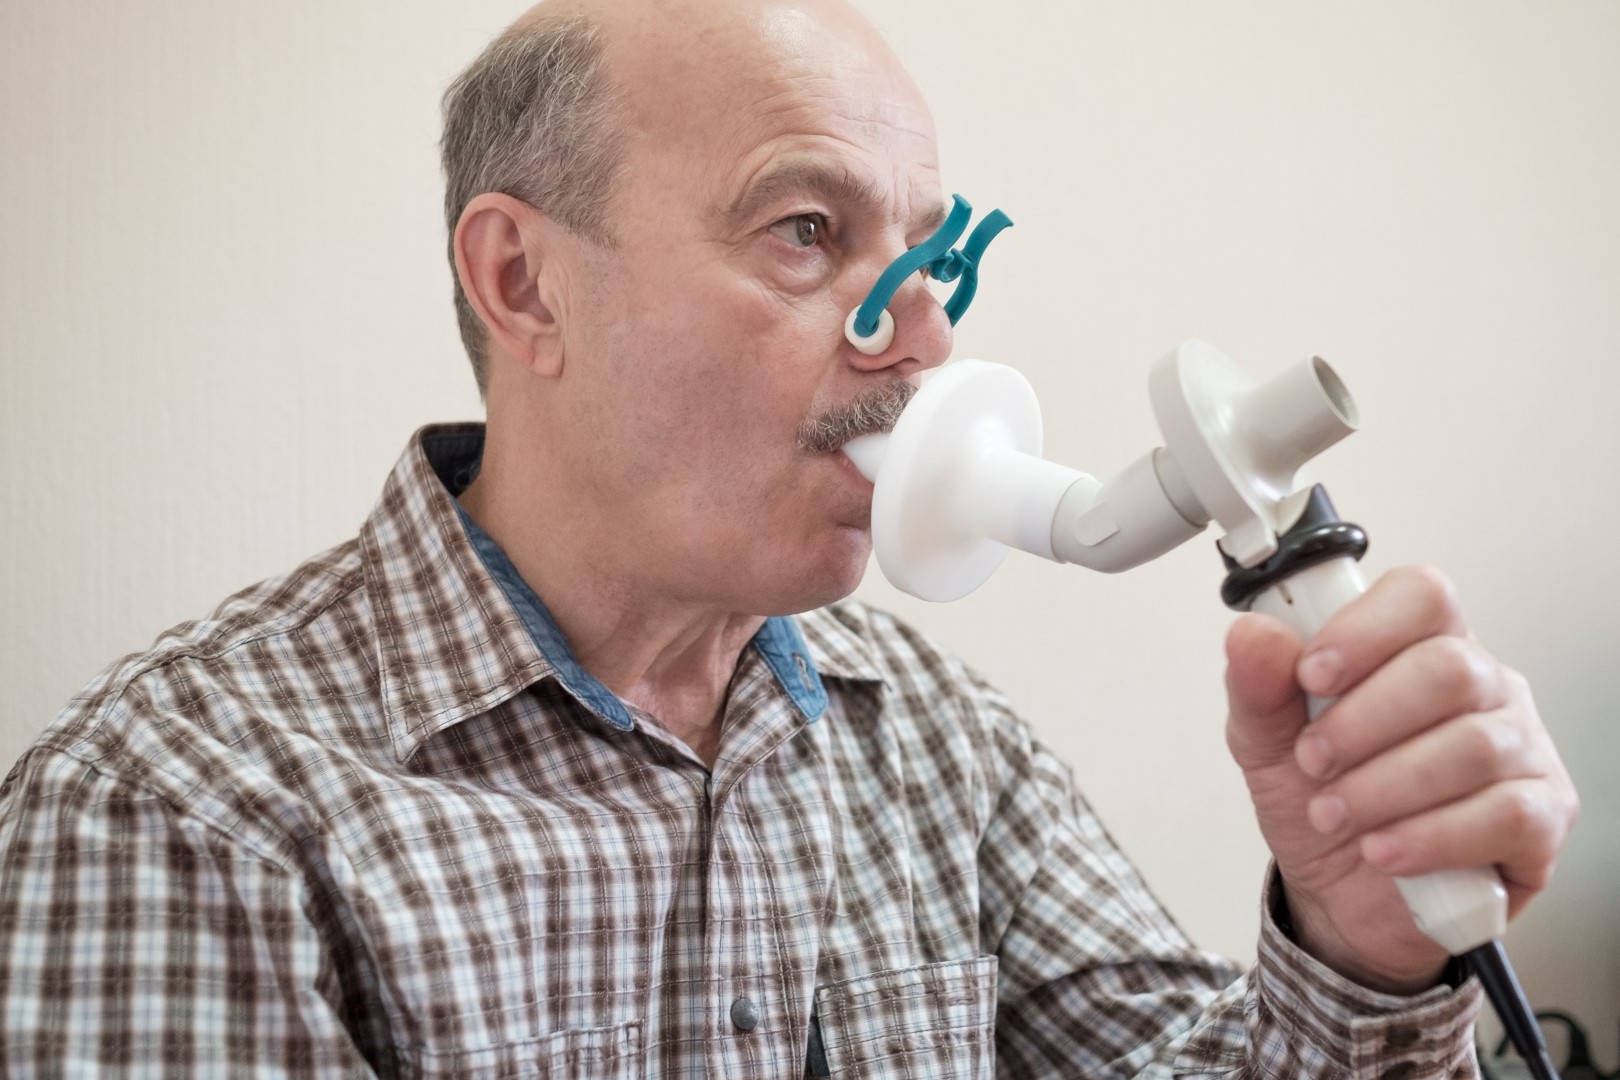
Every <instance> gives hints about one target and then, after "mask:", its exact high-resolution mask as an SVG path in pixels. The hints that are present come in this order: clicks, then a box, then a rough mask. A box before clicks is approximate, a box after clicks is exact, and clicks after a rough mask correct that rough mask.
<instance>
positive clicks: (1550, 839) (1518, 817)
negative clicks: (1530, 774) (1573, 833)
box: [1504, 784, 1556, 849]
mask: <svg viewBox="0 0 1620 1080" xmlns="http://www.w3.org/2000/svg"><path fill="white" fill-rule="evenodd" d="M1504 816H1505V818H1506V822H1505V826H1506V829H1507V831H1508V832H1509V833H1511V834H1512V835H1514V836H1516V837H1518V838H1519V839H1520V841H1521V842H1522V843H1525V844H1528V845H1529V846H1531V847H1534V848H1538V849H1542V848H1551V847H1554V846H1556V841H1555V840H1554V835H1553V834H1554V831H1555V828H1554V825H1553V822H1552V820H1551V815H1550V814H1548V812H1547V806H1546V803H1545V801H1544V800H1543V799H1542V798H1541V795H1540V793H1539V792H1537V790H1536V789H1535V788H1534V787H1533V786H1531V785H1528V784H1526V785H1523V786H1521V787H1517V788H1514V789H1513V791H1512V792H1511V793H1510V794H1509V796H1508V798H1507V802H1506V805H1505V807H1504Z"/></svg>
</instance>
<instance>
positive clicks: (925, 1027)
mask: <svg viewBox="0 0 1620 1080" xmlns="http://www.w3.org/2000/svg"><path fill="white" fill-rule="evenodd" d="M816 1013H817V1019H818V1021H819V1023H820V1026H821V1041H822V1048H823V1050H824V1052H825V1054H826V1066H827V1074H826V1075H828V1076H830V1077H833V1078H835V1080H867V1078H876V1077H883V1078H885V1080H890V1078H894V1080H899V1078H904V1080H964V1078H969V1080H971V1078H976V1077H980V1078H984V1080H989V1078H990V1077H992V1076H994V1075H995V1071H996V958H995V957H994V956H980V957H975V958H974V959H971V960H951V961H947V962H945V963H942V964H928V965H926V966H924V967H916V968H901V969H898V970H895V971H880V972H878V973H877V974H875V975H866V976H863V977H861V978H859V979H851V980H849V981H848V982H843V983H835V984H833V985H830V986H824V987H821V988H819V989H818V990H817V991H816Z"/></svg>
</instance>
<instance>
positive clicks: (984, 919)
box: [979, 691, 1480, 1080]
mask: <svg viewBox="0 0 1620 1080" xmlns="http://www.w3.org/2000/svg"><path fill="white" fill-rule="evenodd" d="M989 693H990V694H991V695H992V697H991V699H990V704H989V707H990V709H991V712H992V714H993V715H992V718H991V719H992V725H991V731H990V737H991V739H992V742H993V744H994V746H995V750H994V752H993V753H992V754H991V758H992V760H993V762H994V764H993V768H995V769H997V770H999V772H1000V775H999V776H997V777H996V778H995V779H994V781H993V785H992V787H993V791H994V792H995V795H994V799H995V804H994V810H993V812H992V815H991V818H990V821H989V826H988V828H987V830H986V831H985V834H984V836H983V837H982V840H981V844H980V849H979V851H980V887H981V931H982V935H983V937H984V939H985V941H986V943H987V946H988V947H990V948H993V949H994V951H995V952H996V954H997V955H998V957H999V986H998V995H999V1001H1000V1004H999V1012H998V1017H997V1032H996V1055H997V1071H998V1073H999V1074H1000V1075H1003V1076H1017V1077H1099V1076H1119V1077H1143V1078H1147V1077H1163V1078H1168V1077H1203V1076H1222V1077H1227V1078H1232V1080H1237V1078H1245V1077H1288V1078H1296V1077H1334V1078H1345V1077H1349V1078H1360V1077H1365V1078H1367V1080H1393V1078H1400V1080H1422V1078H1436V1080H1439V1078H1446V1080H1449V1078H1452V1077H1469V1076H1474V1075H1475V1070H1476V1066H1475V1062H1474V1057H1473V1036H1472V1031H1473V1018H1474V1015H1475V1013H1476V1012H1477V1011H1478V1008H1479V1002H1480V993H1479V989H1478V986H1477V983H1475V982H1474V981H1473V980H1470V981H1469V982H1467V983H1465V984H1464V985H1463V986H1462V987H1461V988H1460V989H1452V988H1450V987H1448V986H1441V987H1436V988H1435V989H1432V990H1429V991H1427V992H1426V993H1423V994H1420V995H1417V996H1414V997H1398V996H1394V995H1389V994H1382V993H1378V992H1376V991H1372V990H1368V989H1366V988H1364V987H1361V986H1358V985H1356V984H1354V983H1352V982H1350V981H1349V980H1347V979H1345V978H1343V977H1341V976H1339V975H1338V974H1336V973H1335V972H1333V971H1331V970H1330V969H1328V968H1326V967H1324V966H1323V965H1322V964H1320V963H1318V962H1317V961H1315V960H1314V959H1312V958H1311V957H1310V956H1309V955H1307V954H1306V953H1305V952H1304V951H1303V950H1302V949H1300V948H1299V947H1298V946H1297V945H1296V944H1294V942H1293V941H1292V940H1290V938H1289V936H1288V935H1287V934H1286V933H1285V932H1284V931H1283V930H1282V928H1280V927H1279V926H1278V924H1277V921H1276V919H1275V918H1274V913H1273V911H1272V908H1271V905H1270V903H1262V904H1261V920H1260V921H1261V927H1260V941H1259V949H1258V961H1257V962H1256V964H1255V966H1254V967H1253V968H1251V969H1250V970H1249V971H1247V972H1244V971H1242V970H1241V969H1240V968H1238V967H1237V966H1236V965H1234V964H1232V963H1231V962H1230V961H1228V960H1225V959H1223V958H1221V957H1219V956H1215V955H1213V954H1210V953H1206V952H1202V951H1200V950H1198V949H1196V948H1195V947H1194V946H1193V945H1192V943H1191V942H1190V941H1189V940H1188V939H1187V937H1186V935H1185V934H1183V933H1182V932H1181V930H1180V928H1179V927H1177V926H1176V924H1175V923H1174V921H1173V920H1172V919H1171V918H1170V916H1169V915H1168V914H1167V913H1166V912H1165V911H1164V909H1163V907H1162V906H1161V905H1160V904H1159V903H1158V901H1157V900H1156V899H1155V898H1154V897H1153V895H1152V894H1151V893H1150V892H1149V891H1148V889H1147V886H1146V885H1145V884H1144V883H1143V881H1142V879H1141V877H1140V875H1139V874H1138V873H1137V872H1136V870H1135V868H1134V867H1132V866H1131V864H1130V863H1129V861H1128V860H1126V859H1125V857H1124V856H1123V855H1122V854H1121V852H1120V850H1119V848H1118V846H1117V845H1116V844H1115V843H1114V841H1113V840H1112V838H1111V837H1110V836H1109V835H1108V833H1107V832H1106V831H1105V830H1104V828H1103V826H1102V824H1101V823H1100V822H1099V821H1098V819H1097V817H1096V815H1095V814H1093V813H1092V812H1091V810H1090V808H1089V807H1088V806H1087V805H1086V804H1085V802H1084V801H1083V800H1082V799H1081V798H1080V797H1079V796H1078V794H1077V793H1076V792H1075V790H1074V786H1073V781H1072V778H1071V776H1070V773H1069V770H1068V768H1067V767H1066V766H1064V765H1063V764H1062V763H1061V762H1059V761H1058V760H1057V759H1056V758H1055V757H1054V756H1053V755H1052V754H1051V753H1050V752H1049V751H1047V750H1045V749H1044V748H1043V747H1041V746H1040V745H1039V744H1038V743H1037V742H1035V741H1034V739H1033V737H1032V736H1031V735H1030V734H1029V732H1028V729H1027V728H1026V727H1025V726H1024V725H1023V724H1022V723H1021V722H1018V721H1017V720H1016V719H1014V718H1013V717H1012V716H1011V714H1010V712H1008V711H1007V710H1006V707H1005V705H1004V703H1002V702H1001V701H1000V700H999V698H998V697H996V696H994V691H989ZM1279 888H1280V887H1279ZM1267 892H1268V896H1269V895H1270V892H1271V884H1270V883H1268V888H1267ZM1279 895H1280V893H1279Z"/></svg>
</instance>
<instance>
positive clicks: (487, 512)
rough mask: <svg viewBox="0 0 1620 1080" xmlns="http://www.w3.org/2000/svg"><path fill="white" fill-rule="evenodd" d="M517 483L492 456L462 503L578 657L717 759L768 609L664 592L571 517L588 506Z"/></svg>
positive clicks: (710, 761)
mask: <svg viewBox="0 0 1620 1080" xmlns="http://www.w3.org/2000/svg"><path fill="white" fill-rule="evenodd" d="M509 486H510V485H509V482H508V478H507V477H506V476H504V475H503V474H502V473H501V471H500V470H499V469H498V468H497V469H494V470H491V469H489V468H488V462H487V461H486V468H485V470H484V472H483V473H481V474H480V476H479V478H478V479H477V480H476V481H474V482H473V484H472V485H471V486H470V487H468V489H467V490H466V491H465V492H463V493H462V495H461V497H460V502H461V505H462V508H463V509H464V510H466V512H467V513H468V514H469V515H470V516H471V517H472V519H473V520H474V521H476V522H477V523H478V525H479V527H480V528H482V529H483V530H484V531H485V532H487V533H488V534H489V535H490V537H491V538H493V539H494V541H495V542H496V543H497V544H499V545H500V546H501V549H502V550H503V551H505V552H506V555H507V557H508V558H509V559H511V560H512V565H513V566H514V567H516V568H517V571H518V573H519V574H521V575H522V577H523V580H524V581H525V582H527V583H528V585H529V587H530V588H531V589H533V590H534V592H535V595H537V596H539V597H540V598H541V599H542V601H543V602H544V603H545V605H546V609H547V610H548V611H549V612H550V614H551V617H552V618H553V619H554V620H555V621H556V623H557V626H558V628H559V629H560V630H561V631H562V633H563V636H564V637H565V638H566V639H567V640H568V644H569V647H570V648H571V649H572V650H573V652H574V659H575V660H576V661H577V662H578V663H579V665H580V666H581V667H583V668H584V669H585V670H586V671H588V672H590V673H591V675H593V676H595V677H596V678H597V679H598V680H599V681H601V683H602V684H603V685H604V686H606V687H607V688H608V689H609V690H611V691H613V693H615V694H617V695H618V696H619V697H620V698H622V699H623V700H624V701H627V702H629V703H630V704H631V705H634V706H635V707H636V708H638V709H640V710H642V711H643V712H646V713H647V714H649V715H650V716H652V717H653V718H654V719H655V720H657V721H658V723H659V724H660V725H662V726H663V727H664V728H666V729H668V730H669V731H670V732H671V733H672V734H674V735H675V736H676V737H677V738H679V739H680V740H681V741H682V742H684V743H686V745H687V746H689V747H691V748H692V751H693V752H694V753H695V754H697V756H698V757H699V758H700V759H701V760H702V761H703V763H704V764H705V765H708V766H710V767H712V766H713V765H714V763H715V760H716V758H717V757H718V755H719V750H720V735H721V721H722V719H723V717H724V714H725V705H726V695H727V692H728V690H729V688H730V685H731V679H732V675H733V674H734V673H735V671H736V669H737V660H738V657H739V656H740V655H741V654H742V650H743V649H744V648H745V647H747V645H748V643H749V641H750V640H751V639H752V638H753V636H754V634H755V633H757V632H758V630H759V628H760V627H761V626H762V625H763V624H764V622H765V620H764V618H763V617H761V616H758V615H745V614H740V613H737V612H730V611H724V610H721V609H718V608H715V607H712V606H704V605H700V604H694V603H691V602H685V601H682V600H679V599H676V598H672V597H668V596H665V595H662V594H661V593H660V592H659V590H657V589H654V588H649V587H647V586H645V585H643V584H642V583H640V582H637V581H636V580H635V579H634V577H633V575H632V574H627V573H626V572H624V568H623V567H622V566H620V565H616V560H613V559H605V558H603V553H604V545H603V543H602V542H601V540H600V538H597V537H593V536H591V535H589V534H588V533H587V532H584V531H581V530H580V529H578V528H577V527H570V525H569V524H568V523H570V522H580V521H584V520H589V516H588V515H583V514H573V513H570V512H569V510H570V508H569V507H568V506H566V505H557V501H554V500H550V499H547V498H545V497H535V496H534V495H533V494H531V495H530V497H529V498H527V499H524V498H520V497H518V496H517V491H519V490H528V491H530V492H532V491H533V489H532V488H530V487H528V486H526V485H518V487H516V488H512V489H511V490H508V488H509ZM608 548H609V550H610V549H611V545H609V546H608Z"/></svg>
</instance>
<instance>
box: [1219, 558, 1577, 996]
mask: <svg viewBox="0 0 1620 1080" xmlns="http://www.w3.org/2000/svg"><path fill="white" fill-rule="evenodd" d="M1226 651H1227V660H1228V667H1227V675H1226V685H1227V697H1228V700H1229V702H1230V707H1231V714H1230V716H1229V717H1228V720H1227V728H1226V738H1227V745H1228V746H1229V747H1230V748H1231V750H1232V755H1233V757H1234V758H1236V759H1237V763H1238V765H1239V767H1240V768H1242V770H1243V775H1244V779H1245V780H1246V781H1247V782H1248V785H1249V792H1250V795H1251V796H1252V797H1253V799H1254V807H1255V813H1256V814H1257V816H1258V817H1259V820H1260V831H1261V832H1262V833H1263V834H1264V836H1265V838H1266V843H1267V844H1268V845H1270V847H1271V852H1272V854H1273V855H1274V856H1275V857H1276V860H1277V866H1278V869H1279V870H1280V871H1281V873H1282V878H1283V883H1284V885H1285V887H1286V889H1287V894H1288V903H1289V908H1290V911H1291V914H1292V919H1293V925H1294V931H1295V934H1296V936H1297V937H1298V939H1299V943H1300V944H1301V945H1302V946H1303V947H1304V948H1305V949H1306V950H1307V951H1308V952H1310V953H1311V954H1312V955H1313V956H1315V957H1317V958H1318V959H1319V960H1321V961H1322V962H1323V963H1325V964H1327V965H1328V966H1329V967H1331V968H1333V969H1335V970H1336V971H1338V972H1340V973H1341V974H1343V975H1345V976H1347V977H1349V978H1351V979H1354V980H1355V981H1357V982H1360V983H1362V984H1363V985H1366V986H1369V987H1372V988H1374V989H1379V990H1387V991H1392V992H1396V993H1411V992H1416V991H1419V990H1423V989H1426V988H1427V987H1429V986H1432V985H1433V984H1434V982H1435V980H1436V979H1437V978H1438V976H1439V974H1440V972H1441V970H1442V969H1443V968H1444V966H1445V964H1446V954H1445V951H1444V950H1443V949H1441V948H1440V947H1439V946H1438V945H1436V944H1435V943H1434V942H1432V941H1430V940H1429V939H1428V938H1427V937H1426V936H1424V935H1423V933H1421V932H1420V931H1419V930H1418V929H1417V927H1416V926H1414V925H1413V923H1412V917H1411V915H1410V914H1409V913H1408V911H1407V909H1406V905H1405V904H1404V903H1403V902H1402V900H1401V896H1400V893H1399V892H1397V891H1396V888H1395V885H1394V882H1393V881H1392V880H1391V877H1392V876H1394V875H1399V876H1412V875H1418V874H1423V873H1426V872H1427V871H1430V870H1438V869H1441V868H1443V867H1466V866H1479V865H1494V866H1495V867H1496V868H1497V871H1498V872H1499V873H1500V874H1501V876H1502V881H1503V883H1504V884H1505V885H1506V886H1507V893H1508V910H1509V915H1510V917H1511V916H1512V915H1514V914H1517V913H1518V911H1519V910H1520V909H1521V908H1522V907H1523V906H1524V905H1525V903H1526V902H1527V901H1529V899H1530V898H1531V897H1532V896H1534V895H1535V894H1536V893H1537V892H1539V891H1540V890H1541V889H1542V888H1544V887H1545V886H1546V884H1547V882H1548V880H1549V879H1550V878H1551V877H1552V871H1553V862H1554V859H1555V858H1556V856H1557V854H1558V850H1559V848H1560V847H1562V846H1563V842H1564V838H1565V836H1566V835H1567V834H1568V833H1569V829H1570V826H1571V824H1572V823H1573V822H1574V820H1575V815H1576V812H1577V809H1578V802H1577V799H1576V795H1575V788H1574V785H1573V784H1571V783H1570V779H1569V773H1568V772H1566V771H1565V769H1564V765H1563V762H1561V761H1560V760H1559V758H1558V752H1557V750H1555V749H1554V748H1553V745H1552V740H1551V739H1550V738H1549V737H1548V735H1547V731H1546V729H1545V728H1544V727H1543V726H1542V724H1541V718H1540V717H1539V716H1538V715H1537V713H1536V707H1535V703H1534V702H1533V701H1532V700H1531V697H1530V689H1529V686H1528V685H1527V684H1526V683H1525V680H1524V678H1523V677H1522V676H1521V675H1519V673H1518V672H1516V671H1513V670H1511V669H1510V668H1508V667H1506V666H1504V665H1503V664H1502V663H1501V662H1499V661H1498V660H1497V659H1496V658H1495V657H1493V656H1492V655H1491V654H1490V653H1488V652H1487V651H1486V650H1485V649H1484V648H1483V647H1481V646H1480V645H1479V643H1478V642H1476V641H1475V640H1474V639H1473V638H1472V636H1470V634H1469V632H1468V628H1467V625H1466V624H1465V623H1464V621H1463V617H1462V613H1461V612H1460V610H1459V609H1458V606H1457V601H1456V597H1455V595H1454V594H1453V591H1452V588H1451V583H1450V582H1449V581H1448V580H1447V579H1446V578H1445V576H1444V575H1442V574H1440V573H1438V572H1436V571H1433V570H1429V569H1421V568H1413V569H1403V570H1396V571H1393V572H1391V573H1390V574H1388V575H1386V576H1385V577H1383V578H1381V579H1380V580H1379V581H1378V582H1377V583H1376V584H1374V585H1373V587H1372V588H1371V589H1369V590H1368V591H1367V592H1366V594H1365V595H1363V596H1360V597H1358V598H1357V599H1356V600H1355V601H1354V602H1352V603H1350V604H1348V605H1347V606H1346V607H1345V608H1344V609H1343V610H1342V611H1340V612H1339V613H1338V614H1337V615H1336V616H1334V618H1333V619H1332V621H1331V622H1329V623H1328V624H1327V626H1325V627H1323V629H1322V631H1321V633H1319V634H1318V635H1317V636H1316V639H1315V640H1314V641H1312V642H1310V643H1309V646H1308V648H1304V649H1302V647H1301V645H1300V642H1299V640H1298V639H1297V638H1296V637H1295V636H1294V635H1293V633H1292V632H1291V631H1290V630H1289V629H1288V628H1287V627H1285V626H1284V625H1283V624H1282V623H1280V622H1278V621H1276V620H1275V619H1270V618H1267V617H1266V616H1263V615H1246V616H1244V617H1243V618H1241V619H1239V620H1238V622H1237V623H1236V625H1234V626H1233V627H1232V630H1231V633H1230V634H1229V635H1228V637H1227V642H1226ZM1307 692H1309V693H1311V694H1315V695H1318V696H1322V697H1336V698H1337V699H1338V700H1337V702H1336V703H1335V704H1334V705H1333V707H1332V708H1330V709H1329V710H1328V711H1327V712H1326V713H1324V714H1323V715H1322V717H1321V718H1320V719H1319V720H1317V721H1316V722H1315V723H1314V724H1309V725H1307V724H1306V722H1305V694H1306V693H1307Z"/></svg>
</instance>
